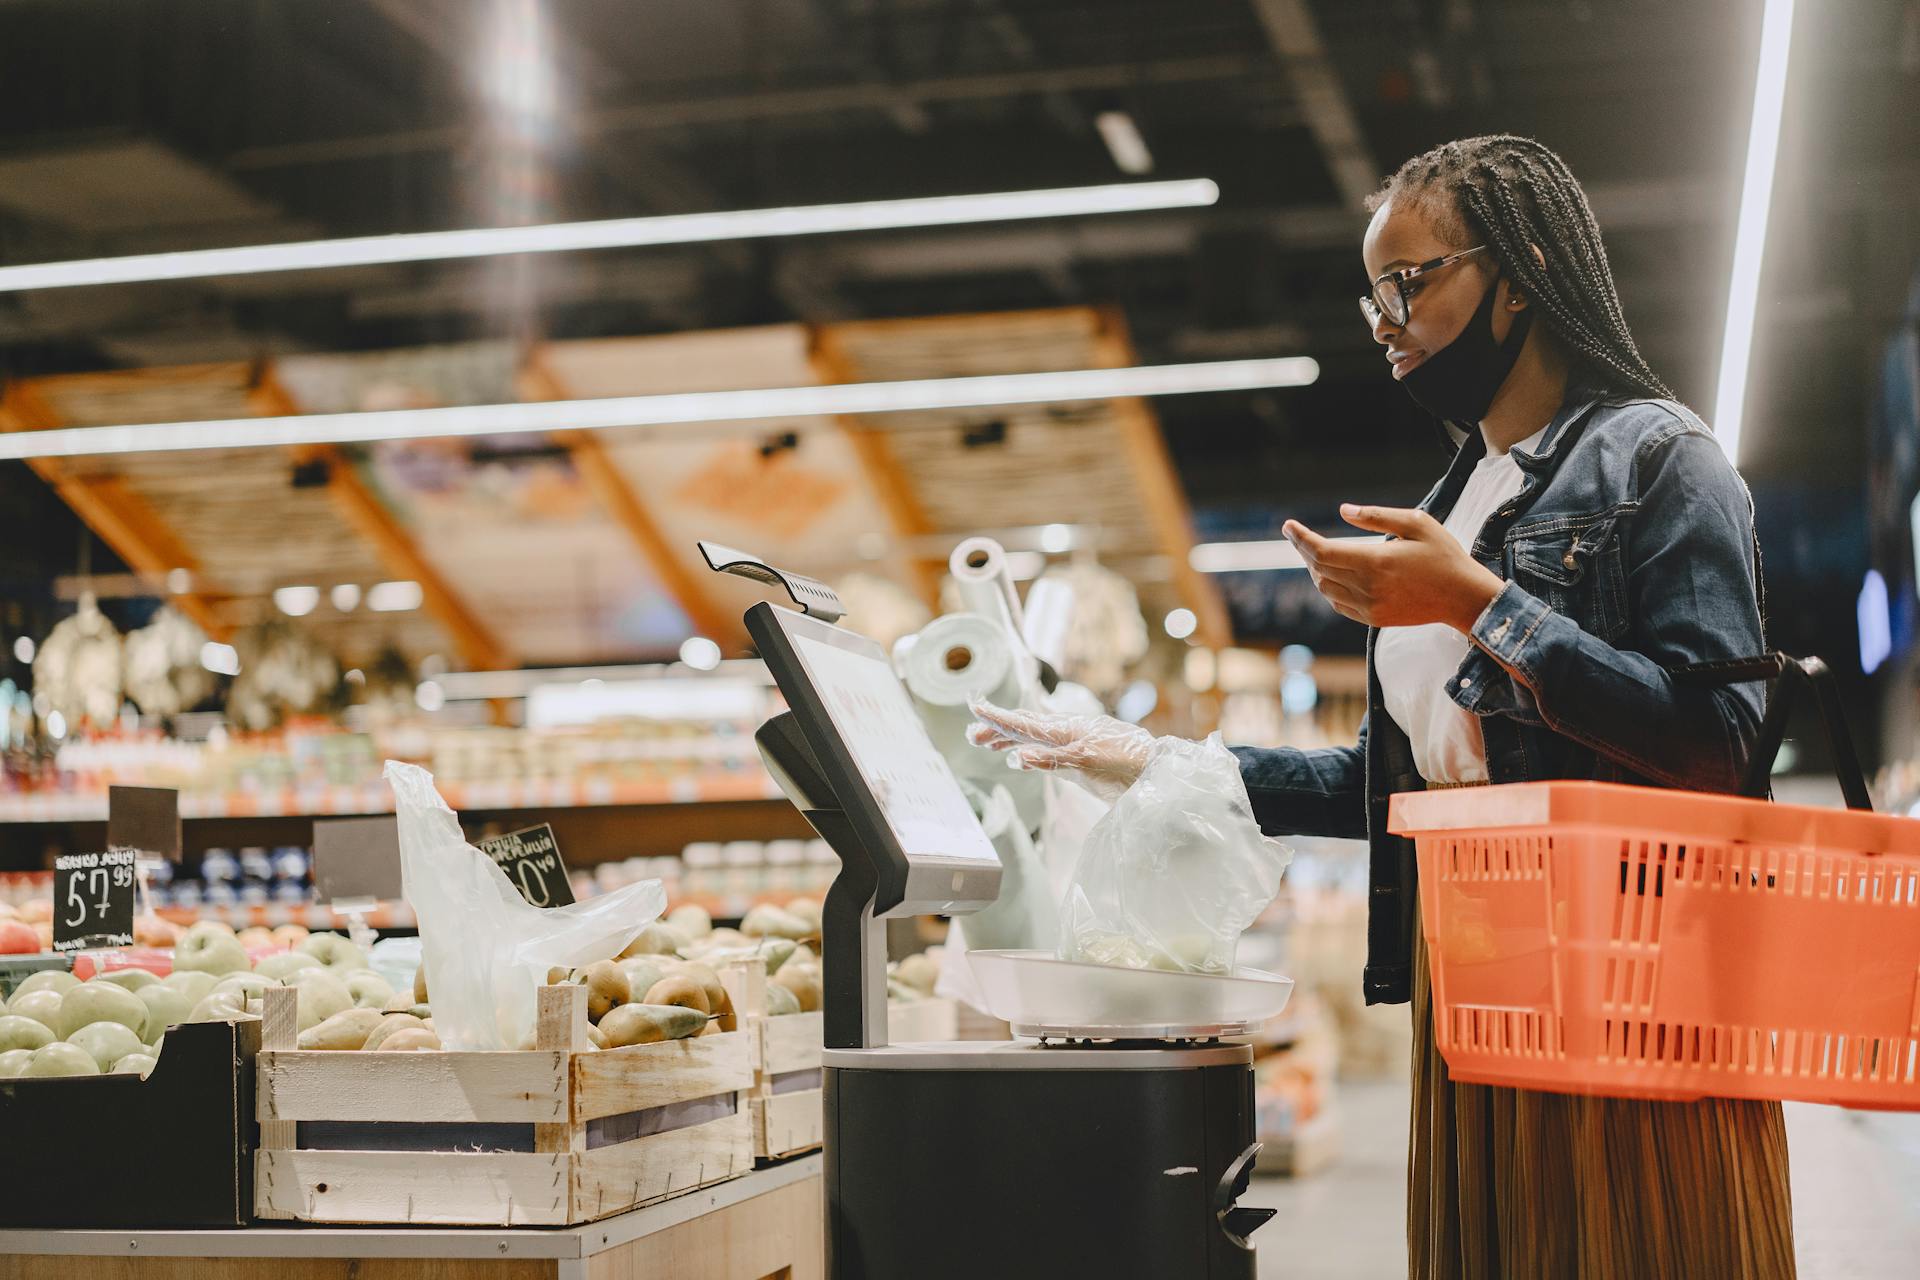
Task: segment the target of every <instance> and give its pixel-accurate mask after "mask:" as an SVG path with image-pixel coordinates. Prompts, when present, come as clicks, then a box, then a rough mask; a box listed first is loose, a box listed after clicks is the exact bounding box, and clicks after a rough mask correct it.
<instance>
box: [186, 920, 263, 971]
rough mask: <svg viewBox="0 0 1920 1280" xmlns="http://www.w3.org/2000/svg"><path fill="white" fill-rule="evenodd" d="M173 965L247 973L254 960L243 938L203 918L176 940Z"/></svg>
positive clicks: (202, 969)
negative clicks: (242, 940)
mask: <svg viewBox="0 0 1920 1280" xmlns="http://www.w3.org/2000/svg"><path fill="white" fill-rule="evenodd" d="M173 967H174V968H175V969H186V970H189V971H198V972H200V973H246V972H248V971H250V970H251V969H252V968H253V962H252V961H251V960H249V959H247V949H246V948H245V947H243V946H241V945H240V939H238V938H236V937H234V936H233V934H232V933H231V932H230V931H228V930H227V929H226V928H225V927H224V926H222V925H216V924H214V923H213V922H211V921H207V920H202V921H201V922H200V923H199V924H196V925H194V926H193V927H192V928H191V929H189V930H187V931H186V932H185V933H183V934H181V935H180V941H178V942H176V943H174V945H173Z"/></svg>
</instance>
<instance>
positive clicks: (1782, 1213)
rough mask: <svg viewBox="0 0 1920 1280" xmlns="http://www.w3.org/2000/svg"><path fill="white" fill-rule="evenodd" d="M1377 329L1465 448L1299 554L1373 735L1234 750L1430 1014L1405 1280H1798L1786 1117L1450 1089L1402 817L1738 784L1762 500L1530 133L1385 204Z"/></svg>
mask: <svg viewBox="0 0 1920 1280" xmlns="http://www.w3.org/2000/svg"><path fill="white" fill-rule="evenodd" d="M1372 209H1373V218H1372V221H1371V223H1370V224H1369V225H1368V227H1367V232H1366V238H1365V240H1364V242H1363V245H1362V255H1363V257H1364V258H1365V261H1366V269H1367V275H1368V278H1369V279H1370V280H1371V281H1372V288H1371V289H1370V291H1369V293H1368V295H1367V296H1366V297H1365V298H1363V299H1361V304H1360V305H1361V310H1362V313H1363V315H1364V317H1365V319H1366V321H1367V323H1368V324H1369V325H1370V326H1371V327H1372V330H1373V336H1374V340H1375V341H1376V342H1378V343H1379V344H1380V345H1381V346H1383V347H1384V348H1386V358H1387V361H1388V363H1389V364H1390V365H1391V366H1392V374H1393V377H1394V378H1396V379H1397V380H1399V381H1400V382H1401V383H1402V385H1404V386H1405V387H1406V388H1407V390H1408V392H1409V393H1411V394H1412V395H1413V397H1414V398H1415V399H1416V400H1417V401H1419V402H1420V403H1421V404H1422V405H1424V406H1426V407H1427V408H1428V409H1430V410H1431V411H1432V412H1433V413H1434V414H1435V415H1436V416H1438V417H1440V418H1441V419H1443V420H1445V421H1447V422H1448V423H1449V424H1450V426H1452V427H1453V428H1454V430H1455V432H1456V434H1459V435H1461V436H1462V437H1463V438H1462V439H1461V442H1460V446H1459V451H1458V453H1457V455H1456V456H1455V458H1454V460H1453V463H1452V465H1451V466H1450V467H1449V468H1448V470H1447V472H1446V474H1445V476H1443V477H1442V478H1441V480H1440V482H1439V483H1438V484H1437V485H1436V486H1435V487H1434V489H1433V491H1432V492H1431V493H1429V494H1428V495H1427V497H1426V499H1425V500H1424V501H1423V502H1421V503H1420V505H1419V507H1418V508H1415V509H1390V508H1380V507H1356V506H1344V507H1342V508H1341V516H1342V518H1343V519H1345V520H1346V521H1347V522H1349V523H1350V524H1352V525H1354V526H1356V527H1358V528H1359V529H1362V530H1366V531H1369V532H1373V533H1380V534H1387V535H1390V538H1389V539H1388V540H1386V541H1348V540H1342V539H1329V538H1325V537H1322V536H1321V535H1319V534H1317V533H1315V532H1314V531H1312V530H1310V529H1307V528H1305V527H1303V526H1301V525H1300V524H1298V523H1297V522H1294V521H1289V522H1288V523H1287V525H1286V527H1285V533H1286V535H1287V537H1288V538H1290V539H1291V540H1292V541H1293V542H1294V544H1295V545H1296V546H1297V547H1298V548H1299V549H1300V552H1301V554H1302V556H1303V557H1304V559H1305V560H1306V563H1307V567H1308V569H1309V570H1310V571H1311V573H1312V575H1313V581H1314V584H1315V585H1316V586H1317V587H1318V588H1319V590H1320V591H1321V593H1322V594H1323V595H1324V596H1325V597H1326V599H1327V600H1328V602H1329V603H1331V604H1332V605H1333V607H1334V608H1335V609H1336V610H1338V611H1339V612H1340V613H1341V614H1343V615H1345V616H1346V617H1349V618H1352V619H1355V620H1356V621H1359V622H1362V623H1365V624H1366V625H1367V627H1368V628H1369V630H1368V634H1367V640H1368V643H1367V657H1368V686H1369V700H1368V714H1367V717H1366V720H1365V722H1364V723H1363V724H1362V726H1361V729H1360V741H1359V743H1358V744H1357V745H1355V746H1352V747H1342V748H1332V749H1328V750H1320V751H1296V750H1290V749H1278V750H1264V749H1258V748H1244V747H1243V748H1236V754H1237V755H1238V757H1239V759H1240V764H1241V776H1242V778H1243V779H1244V780H1245V782H1246V786H1247V793H1248V796H1249V798H1250V799H1251V801H1252V804H1253V811H1254V814H1255V816H1256V817H1258V818H1259V820H1260V822H1261V825H1262V827H1263V828H1264V829H1265V830H1266V831H1267V832H1268V833H1269V834H1272V835H1284V834H1313V835H1327V836H1350V837H1359V838H1365V839H1367V840H1368V841H1369V842H1370V845H1371V861H1372V871H1371V892H1370V894H1369V922H1368V958H1367V967H1366V972H1365V974H1364V978H1363V981H1364V983H1365V989H1366V998H1367V1000H1368V1002H1369V1003H1379V1002H1388V1003H1398V1002H1401V1001H1406V1000H1409V999H1411V1000H1412V1002H1413V1005H1414V1034H1415V1047H1414V1074H1413V1117H1412V1125H1411V1139H1410V1163H1409V1173H1408V1204H1407V1241H1408V1254H1409V1274H1410V1275H1411V1276H1413V1277H1416V1278H1418V1280H1429V1278H1437V1277H1469V1278H1471V1280H1489V1278H1493V1277H1500V1278H1508V1280H1510V1278H1512V1277H1561V1276H1570V1277H1581V1278H1582V1280H1627V1278H1629V1277H1631V1278H1633V1280H1641V1278H1644V1277H1669V1276H1670V1277H1675V1278H1676V1280H1678V1278H1679V1277H1686V1278H1687V1280H1709V1278H1712V1280H1719V1278H1721V1277H1738V1278H1740V1280H1776V1278H1777V1277H1790V1276H1792V1275H1793V1274H1794V1262H1793V1239H1792V1224H1791V1218H1790V1213H1789V1202H1788V1191H1787V1154H1786V1136H1785V1130H1784V1128H1783V1125H1782V1120H1781V1113H1780V1108H1779V1106H1778V1104H1774V1103H1751V1102H1733V1101H1725V1100H1708V1101H1703V1102H1699V1103H1647V1102H1633V1101H1623V1100H1618V1099H1604V1098H1582V1097H1572V1096H1565V1095H1555V1094H1543V1093H1534V1092H1529V1091H1525V1090H1517V1089H1509V1088H1494V1087H1489V1086H1481V1085H1459V1084H1453V1083H1452V1082H1450V1081H1449V1080H1448V1078H1447V1069H1446V1064H1445V1063H1444V1061H1443V1060H1442V1059H1441V1058H1440V1056H1439V1053H1438V1051H1437V1049H1436V1048H1435V1047H1434V1040H1433V1020H1432V1009H1431V992H1430V989H1429V986H1428V983H1427V977H1426V971H1425V966H1426V955H1425V945H1424V943H1423V942H1422V941H1421V938H1420V931H1419V918H1418V909H1419V908H1418V897H1417V891H1416V887H1415V884H1414V874H1415V868H1414V858H1413V852H1412V847H1411V845H1410V843H1409V842H1407V841H1404V840H1401V839H1399V838H1397V837H1394V836H1390V835H1388V834H1387V832H1386V813H1387V798H1388V797H1389V796H1390V795H1392V794H1393V793H1394V792H1396V791H1407V790H1418V789H1420V788H1422V787H1423V786H1471V785H1475V784H1481V783H1487V782H1496V783H1500V782H1520V781H1527V780H1531V779H1540V778H1598V779H1603V780H1607V781H1616V782H1633V783H1640V784H1644V785H1655V786H1674V787H1687V788H1692V789H1696V790H1713V791H1726V790H1732V789H1733V788H1734V787H1735V786H1737V784H1738V782H1739V780H1740V777H1741V773H1742V770H1743V768H1744V766H1745V763H1746V757H1747V753H1748V749H1749V747H1750V745H1751V743H1752V741H1753V739H1754V737H1755V735H1756V733H1757V730H1758V725H1759V719H1760V713H1761V703H1762V691H1761V689H1760V688H1758V687H1757V686H1752V685H1746V686H1735V687H1733V688H1726V689H1717V690H1716V689H1700V688H1694V687H1682V686H1681V685H1679V684H1677V683H1676V682H1675V681H1674V680H1673V679H1672V678H1671V677H1670V675H1669V671H1670V670H1671V669H1672V668H1675V667H1679V666H1682V665H1685V664H1689V663H1694V662H1701V661H1706V660H1712V659H1725V658H1735V657H1746V656H1750V655H1753V654H1758V653H1760V652H1762V651H1763V650H1764V647H1765V646H1764V644H1763V643H1762V626H1761V610H1760V603H1759V598H1760V597H1759V558H1758V548H1757V545H1756V543H1755V541H1754V536H1753V526H1752V505H1751V502H1750V499H1749V498H1748V495H1747V492H1746V488H1745V486H1744V485H1743V484H1742V482H1741V481H1740V478H1739V477H1738V475H1736V474H1735V472H1734V470H1733V468H1732V467H1731V466H1730V465H1729V464H1728V462H1727V460H1726V458H1725V456H1724V455H1723V454H1722V452H1721V450H1720V448H1719V447H1718V445H1716V444H1715V442H1714V440H1713V437H1712V436H1711V435H1710V434H1709V432H1708V430H1707V428H1706V427H1705V426H1704V425H1703V424H1702V423H1701V422H1700V420H1699V419H1698V418H1697V417H1695V416H1694V415H1693V414H1692V413H1691V412H1690V411H1688V410H1687V409H1686V408H1685V407H1684V406H1683V405H1680V404H1679V403H1677V402H1676V401H1675V400H1674V398H1673V394H1672V393H1671V392H1670V391H1669V390H1668V389H1667V388H1666V387H1665V386H1664V385H1663V384H1662V383H1661V382H1660V380H1659V379H1658V378H1657V377H1655V376H1654V374H1653V371H1652V370H1651V369H1649V368H1648V367H1647V364H1646V362H1645V361H1644V360H1643V359H1641V356H1640V353H1639V351H1638V349H1637V348H1636V347H1635V346H1634V343H1633V339H1632V337H1631V336H1630V335H1629V333H1628V332H1627V327H1626V322H1625V320H1624V318H1623V317H1622V315H1621V311H1620V303H1619V299H1618V298H1617V297H1616V295H1615V293H1614V287H1613V279H1612V275H1611V273H1610V271H1609V270H1608V267H1607V259H1606V254H1605V252H1604V251H1603V249H1602V248H1601V244H1600V234H1599V229H1598V227H1597V226H1596V225H1595V223H1594V220H1593V215H1592V213H1591V212H1590V211H1589V209H1588V207H1587V201H1586V197H1585V194H1584V193H1583V192H1582V190H1581V188H1580V184H1579V183H1578V182H1577V181H1575V179H1574V177H1573V175H1572V174H1571V173H1570V172H1569V171H1568V169H1567V167H1566V165H1565V164H1564V163H1563V162H1562V161H1561V159H1560V158H1559V157H1558V156H1557V155H1555V154H1554V153H1553V152H1552V151H1550V150H1548V149H1547V148H1546V147H1544V146H1541V145H1540V144H1539V143H1537V142H1534V141H1532V140H1530V139H1527V138H1518V137H1510V136H1497V137H1482V138H1470V139H1467V140H1465V141H1462V142H1454V143H1449V144H1447V145H1446V146H1443V147H1439V148H1437V149H1435V150H1433V151H1430V152H1428V153H1426V154H1425V155H1421V156H1418V157H1416V158H1414V159H1413V160H1410V161H1408V162H1407V163H1406V164H1405V165H1404V166H1402V167H1401V169H1400V170H1399V172H1397V173H1396V174H1394V175H1393V177H1392V178H1391V179H1390V180H1389V181H1388V182H1387V184H1386V186H1385V188H1384V189H1383V190H1382V191H1381V192H1380V193H1379V195H1378V196H1377V197H1375V200H1374V202H1373V204H1372ZM979 710H980V712H981V715H982V719H983V720H984V721H985V723H984V724H981V725H976V726H975V728H974V738H975V741H977V742H980V743H982V744H985V745H991V746H994V747H997V748H1000V749H1002V750H1009V751H1013V752H1014V753H1016V755H1017V757H1018V759H1019V761H1020V762H1021V763H1022V764H1024V765H1026V766H1028V767H1032V768H1041V769H1068V770H1073V771H1075V772H1076V773H1077V774H1078V775H1080V776H1081V777H1083V779H1084V780H1086V781H1088V782H1089V783H1090V784H1092V785H1094V786H1095V787H1096V788H1097V789H1102V790H1107V791H1111V790H1112V789H1114V788H1117V787H1122V786H1125V785H1126V784H1127V783H1128V782H1129V781H1131V779H1132V778H1134V777H1137V776H1138V775H1139V772H1140V770H1141V769H1142V768H1144V766H1145V764H1146V761H1147V758H1148V756H1149V753H1150V752H1151V750H1152V745H1153V740H1152V738H1151V736H1150V735H1148V734H1147V733H1146V732H1145V731H1143V730H1141V729H1139V728H1137V727H1135V726H1131V725H1125V724H1121V723H1120V722H1118V721H1113V720H1108V719H1104V718H1103V719H1098V720H1087V719H1069V718H1063V717H1051V718H1050V717H1044V716H1025V715H1020V714H1015V713H1002V712H999V711H997V710H994V709H991V708H982V709H979Z"/></svg>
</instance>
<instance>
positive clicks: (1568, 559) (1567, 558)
mask: <svg viewBox="0 0 1920 1280" xmlns="http://www.w3.org/2000/svg"><path fill="white" fill-rule="evenodd" d="M1560 563H1561V564H1563V565H1565V566H1566V567H1567V568H1569V569H1571V568H1573V567H1575V566H1576V565H1578V564H1579V563H1580V562H1579V561H1578V560H1576V559H1574V556H1573V552H1571V551H1569V552H1567V554H1565V555H1563V556H1561V557H1560Z"/></svg>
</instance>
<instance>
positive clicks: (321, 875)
mask: <svg viewBox="0 0 1920 1280" xmlns="http://www.w3.org/2000/svg"><path fill="white" fill-rule="evenodd" d="M313 884H314V891H315V893H316V894H317V895H318V896H319V899H320V901H322V902H358V901H365V900H368V899H372V900H375V901H379V902H392V901H393V900H394V899H396V898H398V897H399V896H400V823H399V821H398V820H397V819H395V818H393V817H377V818H329V819H327V820H326V821H324V822H316V823H314V824H313Z"/></svg>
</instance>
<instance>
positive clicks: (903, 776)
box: [792, 633, 1000, 866]
mask: <svg viewBox="0 0 1920 1280" xmlns="http://www.w3.org/2000/svg"><path fill="white" fill-rule="evenodd" d="M842 634H848V633H842ZM792 638H793V647H794V652H795V654H796V655H797V656H798V657H799V659H800V662H801V664H802V665H803V666H804V667H805V668H806V670H807V674H808V675H809V676H810V677H811V683H812V685H813V687H814V689H815V691H816V692H818V693H819V695H820V700H821V702H822V704H823V705H824V706H825V708H826V712H827V716H828V718H829V719H830V720H831V721H832V722H833V729H834V732H835V733H836V734H837V735H838V737H839V738H840V741H841V742H842V743H843V744H845V746H846V748H847V753H848V754H849V755H850V756H852V758H853V764H854V767H855V768H856V769H857V770H858V771H859V774H860V778H861V781H862V782H864V783H865V784H866V787H867V790H868V791H869V792H871V793H872V795H873V799H874V802H875V803H876V804H877V805H878V807H879V810H880V814H881V816H882V817H883V818H884V819H885V821H886V824H887V826H888V827H889V828H890V829H891V831H892V832H893V836H894V839H895V840H896V841H898V843H899V846H900V852H902V853H904V854H905V855H906V856H907V858H908V859H909V860H910V861H922V860H926V859H943V860H953V861H958V862H971V863H985V864H990V865H993V866H998V865H999V864H1000V858H999V855H998V854H997V853H996V852H995V851H994V847H993V842H992V841H990V840H988V839H987V835H986V832H984V831H982V830H981V829H980V822H979V820H978V819H977V818H975V817H974V813H973V806H972V805H970V804H969V803H968V802H967V798H966V796H965V794H963V793H962V792H961V790H960V784H959V782H958V781H957V780H956V779H955V778H954V775H953V770H952V769H950V768H949V767H948V766H947V762H946V760H945V759H944V758H943V757H942V756H941V755H940V753H939V752H938V751H937V750H935V749H934V745H933V742H932V740H931V739H929V738H928V737H927V731H926V729H925V728H924V727H923V726H922V725H921V723H920V716H919V714H918V713H917V712H916V711H915V710H914V708H913V701H912V699H910V698H909V697H908V696H907V691H906V689H905V688H903V687H902V686H901V684H900V681H899V679H898V678H897V677H896V676H895V675H894V673H893V667H892V665H891V664H889V663H888V662H887V660H886V657H885V655H884V654H882V653H881V651H880V650H879V647H878V646H871V647H872V653H871V654H868V653H864V652H860V651H857V650H855V649H851V648H849V647H847V646H846V645H845V644H844V643H827V642H825V641H822V640H816V639H813V638H811V637H809V636H807V635H803V634H796V635H793V637H792ZM849 638H851V637H849ZM837 639H838V637H836V640H837Z"/></svg>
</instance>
